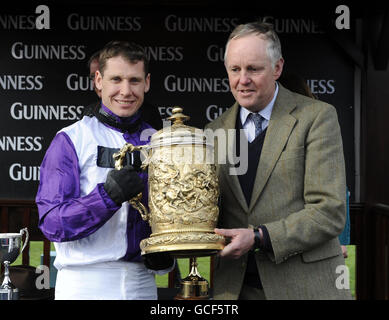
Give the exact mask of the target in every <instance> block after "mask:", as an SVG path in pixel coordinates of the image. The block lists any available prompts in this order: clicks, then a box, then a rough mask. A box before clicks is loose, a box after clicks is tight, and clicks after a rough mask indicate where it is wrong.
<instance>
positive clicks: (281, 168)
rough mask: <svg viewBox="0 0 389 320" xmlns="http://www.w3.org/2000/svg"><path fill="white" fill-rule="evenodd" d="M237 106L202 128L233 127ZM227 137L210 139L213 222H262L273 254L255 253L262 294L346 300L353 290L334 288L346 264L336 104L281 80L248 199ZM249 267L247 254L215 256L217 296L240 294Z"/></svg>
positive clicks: (230, 224) (227, 225)
mask: <svg viewBox="0 0 389 320" xmlns="http://www.w3.org/2000/svg"><path fill="white" fill-rule="evenodd" d="M239 108H240V107H239V105H238V104H237V103H235V104H234V105H233V106H232V107H231V108H230V109H228V110H227V111H225V112H224V113H223V114H222V115H221V116H220V117H219V118H217V119H216V120H214V121H213V122H211V123H210V124H208V125H207V128H208V129H213V130H216V129H219V130H220V129H221V130H224V131H228V130H229V129H231V130H233V129H235V125H236V117H237V116H239ZM231 130H230V132H231ZM241 136H242V135H241ZM243 136H244V135H243ZM226 137H227V139H222V140H220V139H215V155H216V153H217V155H216V161H217V163H218V164H217V172H218V178H219V184H220V199H221V201H220V203H221V205H220V214H219V221H218V227H220V228H247V227H249V226H258V225H265V226H266V228H267V230H268V232H269V236H270V240H271V244H272V247H273V253H268V252H261V251H259V252H256V254H255V258H256V262H257V267H258V272H259V274H260V278H261V281H262V285H263V289H264V293H265V296H266V298H267V299H350V298H351V295H350V291H349V290H348V289H347V288H346V289H345V288H344V286H339V283H340V282H341V281H339V277H341V276H342V275H343V274H342V272H343V271H344V270H345V268H344V267H343V266H344V259H343V256H342V252H341V248H340V244H339V240H338V235H339V234H340V233H341V232H342V230H343V228H344V225H345V219H346V194H345V192H346V182H345V164H344V156H343V146H342V138H341V133H340V127H339V123H338V118H337V113H336V110H335V108H334V107H333V106H331V105H329V104H326V103H324V102H321V101H318V100H314V99H310V98H307V97H305V96H302V95H299V94H296V93H293V92H291V91H289V90H287V89H285V88H284V87H282V86H281V85H279V93H278V95H277V98H276V101H275V104H274V107H273V111H272V114H271V118H270V121H269V125H268V128H267V132H266V136H265V140H264V144H263V148H262V153H261V156H260V160H259V164H258V168H257V173H256V177H255V183H254V187H253V192H252V197H251V201H250V203H249V204H247V202H246V200H245V197H244V195H243V192H242V189H241V187H240V184H239V179H238V176H237V175H236V172H237V171H235V174H234V170H233V168H234V167H235V168H236V167H237V166H238V165H239V164H238V165H237V164H236V161H238V160H239V161H240V165H242V163H243V162H244V161H245V159H244V158H243V157H241V158H240V159H238V158H237V156H236V155H235V156H230V155H231V153H232V154H235V152H234V148H235V141H234V139H235V138H234V136H233V135H228V134H227V135H226ZM219 140H220V141H223V140H224V141H223V142H220V141H219ZM241 144H242V143H241ZM220 150H224V152H221V151H220ZM246 266H247V254H245V255H243V256H242V257H241V258H239V259H236V260H233V259H226V258H220V257H217V258H216V262H215V269H214V298H215V299H227V300H232V299H237V298H238V296H239V293H240V291H241V288H242V284H243V279H244V274H245V270H246ZM339 266H342V267H340V268H339ZM342 270H343V271H342Z"/></svg>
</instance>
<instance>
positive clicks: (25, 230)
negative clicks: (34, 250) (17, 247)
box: [20, 228, 29, 252]
mask: <svg viewBox="0 0 389 320" xmlns="http://www.w3.org/2000/svg"><path fill="white" fill-rule="evenodd" d="M24 233H25V234H26V239H25V240H24V243H23V247H22V250H21V251H20V252H23V250H24V248H25V247H26V245H27V243H28V238H29V234H28V230H27V228H23V229H22V230H20V235H21V236H23V234H24Z"/></svg>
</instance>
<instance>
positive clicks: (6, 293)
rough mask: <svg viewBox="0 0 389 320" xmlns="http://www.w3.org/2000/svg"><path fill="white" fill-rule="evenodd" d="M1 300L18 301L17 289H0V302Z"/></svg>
mask: <svg viewBox="0 0 389 320" xmlns="http://www.w3.org/2000/svg"><path fill="white" fill-rule="evenodd" d="M2 300H19V289H11V288H10V289H7V288H5V289H3V288H1V289H0V301H2Z"/></svg>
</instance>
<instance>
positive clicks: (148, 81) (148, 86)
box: [145, 73, 151, 93]
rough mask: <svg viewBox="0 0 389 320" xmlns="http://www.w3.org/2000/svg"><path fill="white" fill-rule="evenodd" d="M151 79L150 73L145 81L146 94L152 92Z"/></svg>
mask: <svg viewBox="0 0 389 320" xmlns="http://www.w3.org/2000/svg"><path fill="white" fill-rule="evenodd" d="M150 78H151V76H150V73H148V74H147V76H146V79H145V93H146V92H148V91H149V90H150Z"/></svg>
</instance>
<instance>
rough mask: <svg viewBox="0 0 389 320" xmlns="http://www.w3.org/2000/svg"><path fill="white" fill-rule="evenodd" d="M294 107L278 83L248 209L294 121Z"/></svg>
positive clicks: (270, 170)
mask: <svg viewBox="0 0 389 320" xmlns="http://www.w3.org/2000/svg"><path fill="white" fill-rule="evenodd" d="M295 107H296V104H295V99H294V97H293V95H291V94H290V92H289V91H288V90H286V89H285V88H283V87H282V86H281V85H280V84H279V91H278V96H277V98H276V101H275V103H274V107H273V111H272V114H271V118H270V122H269V126H268V127H267V131H266V137H265V141H264V144H263V147H262V153H261V157H260V160H259V164H258V169H257V174H256V178H255V183H254V187H253V193H252V195H251V201H250V207H249V211H251V210H252V209H253V208H254V206H255V203H256V202H257V200H258V198H259V196H260V194H261V192H262V191H263V188H264V186H265V185H266V183H267V181H268V179H269V177H270V174H271V172H272V171H273V168H274V166H275V165H276V163H277V161H278V158H279V157H280V155H281V152H282V150H283V149H284V147H285V144H286V142H287V141H288V138H289V135H290V133H291V131H292V129H293V127H294V125H295V123H296V118H294V117H293V116H292V115H290V112H292V110H293V109H294V108H295ZM237 180H238V179H237ZM238 183H239V182H238Z"/></svg>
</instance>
